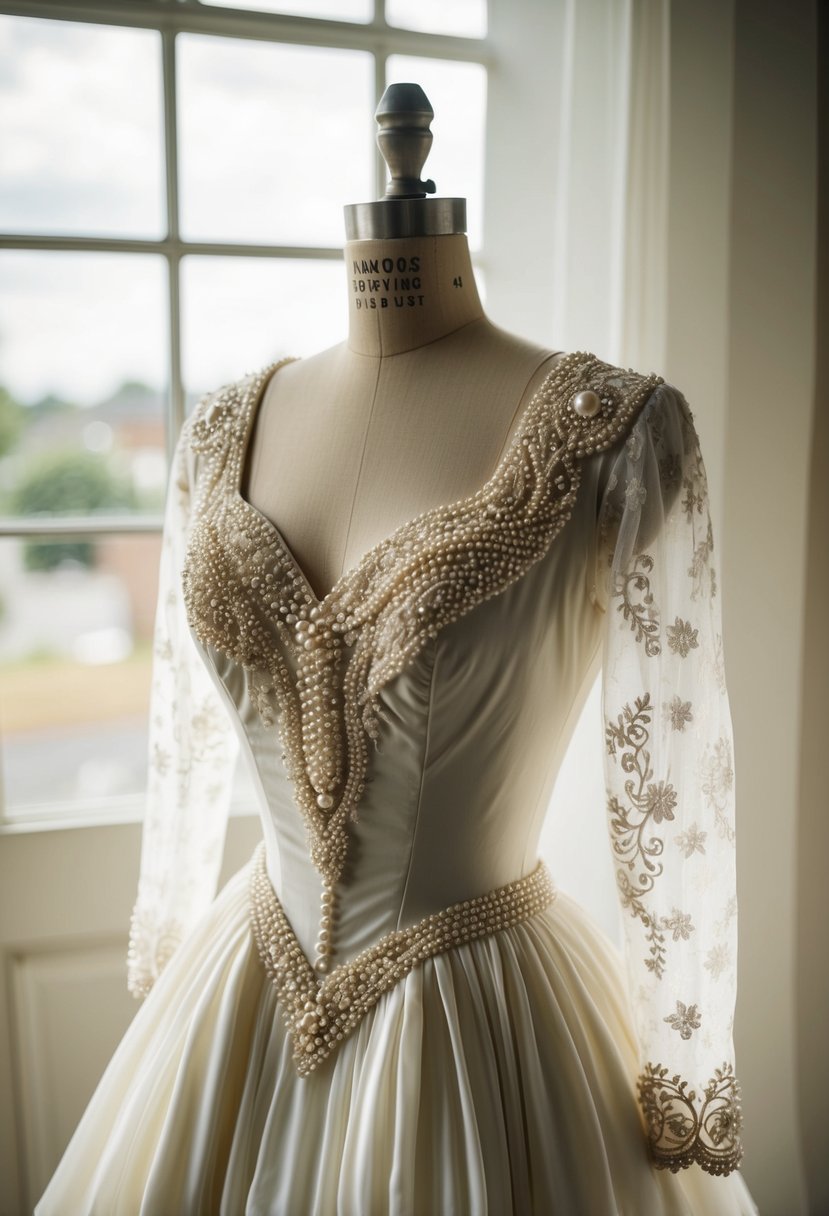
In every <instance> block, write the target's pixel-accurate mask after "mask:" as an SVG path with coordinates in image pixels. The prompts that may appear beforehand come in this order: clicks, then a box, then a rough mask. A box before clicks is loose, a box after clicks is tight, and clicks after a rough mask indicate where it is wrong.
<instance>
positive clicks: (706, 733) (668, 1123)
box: [597, 383, 742, 1174]
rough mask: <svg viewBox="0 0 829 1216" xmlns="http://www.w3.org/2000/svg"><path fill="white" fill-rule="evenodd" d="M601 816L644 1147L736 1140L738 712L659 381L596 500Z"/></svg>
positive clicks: (705, 541) (708, 568)
mask: <svg viewBox="0 0 829 1216" xmlns="http://www.w3.org/2000/svg"><path fill="white" fill-rule="evenodd" d="M599 539H600V544H599V551H600V553H602V554H603V563H606V564H605V565H604V571H603V574H602V577H601V578H600V579H599V580H597V584H598V586H599V587H600V588H602V592H601V594H600V596H599V607H600V608H602V609H604V611H605V612H606V628H605V637H604V659H603V680H602V710H603V717H604V722H605V742H606V747H605V778H606V786H607V797H608V803H607V805H608V827H609V831H610V841H611V848H612V853H613V860H614V865H615V869H616V878H617V883H618V890H619V897H620V901H621V905H622V911H623V921H624V927H625V954H626V962H627V973H628V990H629V997H630V1001H631V1005H632V1008H633V1013H634V1019H635V1025H636V1030H637V1035H638V1039H639V1044H640V1050H641V1073H640V1077H639V1096H640V1100H641V1104H642V1109H643V1114H644V1118H645V1122H646V1126H647V1132H648V1139H649V1142H650V1147H651V1152H652V1156H653V1160H654V1163H655V1164H656V1165H657V1166H658V1167H660V1168H668V1169H671V1170H674V1171H676V1170H679V1169H682V1168H684V1167H687V1166H690V1165H692V1164H693V1163H694V1162H698V1163H699V1164H700V1165H701V1166H702V1168H703V1169H704V1170H707V1171H708V1172H709V1173H712V1174H728V1173H730V1172H731V1171H732V1170H733V1169H735V1168H736V1167H737V1166H738V1164H739V1162H740V1159H741V1157H742V1149H741V1147H740V1123H741V1115H740V1102H739V1088H738V1084H737V1081H736V1078H735V1075H734V1063H733V1045H732V1024H733V1014H734V1002H735V993H736V938H737V922H736V915H737V907H736V885H735V854H734V764H733V757H732V729H731V717H730V711H729V703H728V694H727V692H726V686H725V675H724V667H723V655H722V636H721V632H720V628H721V626H720V608H719V598H718V594H717V578H716V570H715V560H714V541H713V535H712V530H711V521H710V517H709V508H708V493H707V484H706V476H705V469H704V466H703V461H702V455H701V452H700V447H699V441H698V438H697V434H696V431H695V428H694V423H693V418H692V415H691V412H690V409H689V408H688V404H687V402H686V401H685V398H684V397H683V396H682V394H681V393H680V392H679V390H678V389H676V388H675V387H674V386H673V385H671V384H668V383H662V384H660V385H659V386H658V387H657V388H656V389H655V390H654V392H653V393H652V395H651V397H650V398H649V400H648V402H647V404H646V406H645V407H644V409H643V411H642V413H641V414H640V417H639V419H638V421H637V423H636V425H635V426H634V428H633V429H632V431H631V433H630V435H629V437H628V438H627V440H626V442H625V443H624V444H623V445H621V447H620V448H619V449H618V450H617V451H616V452H615V458H614V459H613V460H612V462H611V467H610V471H609V476H608V479H607V482H606V486H605V490H604V494H603V499H602V504H601V508H600V514H599Z"/></svg>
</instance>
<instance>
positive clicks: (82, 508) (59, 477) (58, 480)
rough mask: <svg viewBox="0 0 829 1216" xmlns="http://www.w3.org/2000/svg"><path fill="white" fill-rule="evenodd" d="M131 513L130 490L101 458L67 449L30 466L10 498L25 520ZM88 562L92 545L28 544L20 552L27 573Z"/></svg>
mask: <svg viewBox="0 0 829 1216" xmlns="http://www.w3.org/2000/svg"><path fill="white" fill-rule="evenodd" d="M134 507H135V495H134V493H133V490H132V487H131V486H130V484H129V482H127V481H126V480H125V479H124V478H122V477H119V476H118V475H117V474H116V473H115V472H114V471H113V469H112V466H111V463H110V461H109V459H108V458H107V457H106V456H103V455H101V454H100V453H95V452H79V451H77V450H75V449H71V448H70V449H62V450H61V449H58V450H55V451H51V452H47V453H44V454H43V455H40V456H38V457H36V458H35V459H34V460H32V462H31V464H30V465H29V467H28V469H26V471H25V472H24V473H23V475H22V477H21V478H20V481H19V482H18V484H17V486H16V488H15V490H14V493H13V495H12V510H13V511H14V513H15V514H18V515H26V516H31V515H38V514H47V515H88V514H90V512H94V511H103V510H110V511H111V510H115V511H118V510H125V509H132V508H134ZM94 556H95V554H94V543H93V542H92V541H88V540H76V541H47V542H34V541H30V542H27V544H26V546H25V549H24V562H25V565H26V568H27V569H28V570H54V568H55V567H56V566H59V565H60V563H61V562H63V561H67V560H74V561H77V562H80V563H82V564H83V565H85V566H91V565H92V564H93V562H94Z"/></svg>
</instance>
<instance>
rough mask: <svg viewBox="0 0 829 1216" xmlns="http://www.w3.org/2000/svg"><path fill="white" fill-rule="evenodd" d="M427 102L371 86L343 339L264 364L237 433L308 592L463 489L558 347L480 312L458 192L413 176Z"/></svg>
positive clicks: (352, 220)
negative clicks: (376, 147)
mask: <svg viewBox="0 0 829 1216" xmlns="http://www.w3.org/2000/svg"><path fill="white" fill-rule="evenodd" d="M431 116H432V111H431V107H429V103H428V101H426V98H425V94H423V92H422V90H421V89H420V88H419V87H418V86H416V85H392V86H390V88H389V89H387V90H386V93H385V94H384V97H383V99H382V100H381V103H380V106H379V107H378V111H377V117H378V120H379V121H380V123H381V132H380V135H379V136H378V143H379V144H380V147H381V150H382V151H383V154H384V156H386V159H387V161H388V162H389V165H390V168H391V172H392V180H391V183H390V186H389V188H388V189H387V193H386V198H385V199H383V200H381V201H380V202H379V203H375V204H368V205H362V206H358V207H352V208H347V209H346V218H347V223H348V229H349V236H353V237H354V238H355V239H349V240H348V241H347V242H346V245H345V249H344V256H345V266H346V282H347V290H348V338H347V340H346V341H345V342H343V343H341V344H339V345H337V346H334V347H331V348H330V349H328V350H325V351H322V352H321V353H320V354H317V355H314V356H312V357H311V358H307V359H302V360H298V361H296V362H294V363H290V364H287V365H286V366H284V367H283V368H281V369H280V370H279V371H278V372H277V373H276V374H275V375H274V376H273V377H272V378H271V380H270V382H269V383H268V386H267V389H266V391H265V393H264V394H263V398H262V401H261V403H260V406H259V409H258V412H257V415H256V419H255V421H254V425H253V429H252V433H251V437H250V443H249V445H248V458H247V469H246V471H245V476H244V479H243V487H244V494H245V497H246V498H247V500H248V502H250V503H251V504H252V505H253V506H254V507H256V509H257V510H258V511H259V512H260V513H261V514H262V515H264V516H266V517H267V518H268V519H270V520H271V521H272V522H273V523H275V524H276V525H277V526H278V528H279V530H280V533H281V534H282V537H283V539H284V541H285V543H286V544H287V545H288V547H289V548H290V549H291V551H292V553H293V555H294V557H295V559H296V561H297V562H298V564H299V566H300V567H301V568H302V570H303V572H304V573H305V576H306V578H307V579H308V581H309V583H310V585H311V587H312V589H313V590H314V592H315V594H316V595H317V598H322V596H323V595H325V594H327V593H328V592H329V591H330V590H331V588H332V587H333V586H334V585H335V583H336V582H337V580H338V579H339V578H340V577H341V576H342V574H343V573H345V572H346V571H347V570H350V569H352V568H353V567H354V566H355V565H356V564H357V563H358V562H359V561H360V559H361V558H362V557H363V555H364V554H365V553H366V552H368V551H369V550H370V549H371V548H373V546H374V545H376V544H377V543H379V542H380V541H382V540H384V539H385V538H387V537H388V536H390V535H391V534H392V533H393V532H394V531H395V530H396V529H397V528H398V527H399V526H400V525H401V524H403V523H405V522H407V521H409V520H411V519H413V518H414V517H415V516H417V515H419V514H420V513H421V512H423V511H427V510H430V509H432V508H433V507H436V506H439V505H445V504H448V503H451V502H454V501H456V500H457V499H458V498H460V497H462V496H466V495H468V494H471V493H474V492H475V491H476V490H477V489H479V488H480V486H482V485H483V484H484V482H485V481H486V480H487V478H488V477H490V475H491V474H492V472H493V470H494V469H495V468H496V466H497V464H498V462H499V461H500V459H501V457H502V456H503V453H504V452H505V451H506V449H507V447H508V445H509V442H510V440H511V438H512V435H513V432H514V429H515V426H516V423H517V421H518V419H519V417H520V415H521V413H522V411H523V409H524V408H525V406H526V404H527V403H528V401H529V400H530V398H531V397H532V395H533V393H534V392H535V390H536V389H537V388H538V387H539V385H540V384H541V383H542V381H543V379H544V378H545V376H546V375H547V374H548V373H549V372H550V370H551V369H552V367H553V366H554V365H555V363H556V362H557V361H558V358H560V357H561V356H562V355H563V353H564V352H551V351H548V350H546V349H544V348H543V347H539V346H536V345H535V344H533V343H531V342H527V341H525V340H523V339H521V338H517V337H515V336H513V335H512V334H509V333H507V332H505V331H504V330H502V329H500V328H499V327H497V326H496V325H494V324H493V323H492V322H491V321H489V320H488V318H487V317H486V316H485V314H484V311H483V308H482V306H481V302H480V299H479V297H478V291H477V287H476V285H475V280H474V275H473V271H472V263H471V259H470V254H469V246H468V242H467V238H466V235H465V232H464V231H463V227H465V224H464V220H465V206H464V203H463V200H460V199H455V200H444V199H434V200H426V199H425V198H424V194H425V193H426V190H427V189H428V188H429V187H431V189H434V185H433V183H432V182H425V183H424V182H420V181H419V171H420V166H421V165H422V163H423V160H424V159H425V155H423V147H424V146H425V148H426V151H427V152H428V146H429V145H430V144H431V133H430V132H429V131H428V122H429V121H430V120H431ZM401 149H402V153H401ZM412 167H414V168H415V169H416V173H415V174H414V175H413V174H412V173H411V172H410V173H409V174H408V175H406V174H405V172H402V171H401V170H405V169H407V168H408V169H410V170H411V169H412ZM413 177H414V180H413ZM418 187H420V189H418ZM441 204H449V206H446V205H444V206H441ZM389 216H391V217H392V218H391V221H390V220H389ZM436 217H437V220H436ZM424 229H429V230H430V231H429V232H428V233H424ZM459 229H460V230H459ZM390 231H393V232H394V234H395V235H387V233H388V232H390Z"/></svg>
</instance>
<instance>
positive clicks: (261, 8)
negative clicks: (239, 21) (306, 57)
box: [203, 0, 374, 21]
mask: <svg viewBox="0 0 829 1216" xmlns="http://www.w3.org/2000/svg"><path fill="white" fill-rule="evenodd" d="M203 3H205V4H221V6H222V7H223V8H247V9H255V10H256V11H257V12H268V13H287V14H288V15H289V16H293V17H322V18H325V19H327V20H329V21H371V18H372V16H373V11H374V2H373V0H328V3H327V4H326V3H325V0H292V2H291V3H289V4H279V3H278V0H203Z"/></svg>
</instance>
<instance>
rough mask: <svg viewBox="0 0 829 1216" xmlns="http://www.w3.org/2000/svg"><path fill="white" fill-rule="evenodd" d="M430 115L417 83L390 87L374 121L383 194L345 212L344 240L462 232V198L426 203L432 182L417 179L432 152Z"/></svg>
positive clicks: (463, 203)
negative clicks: (384, 172)
mask: <svg viewBox="0 0 829 1216" xmlns="http://www.w3.org/2000/svg"><path fill="white" fill-rule="evenodd" d="M434 116H435V115H434V110H433V109H432V107H431V106H430V104H429V99H428V97H427V96H426V94H425V93H424V92H423V89H422V88H421V87H420V85H419V84H390V85H389V86H388V88H387V89H386V91H385V93H384V94H383V96H382V97H381V98H380V102H379V104H378V106H377V109H376V110H375V112H374V117H375V118H376V120H377V125H378V127H379V130H378V132H377V145H378V147H379V148H380V151H381V153H382V154H383V159H384V160H385V162H386V164H387V165H388V169H389V175H390V179H389V182H388V184H387V186H386V192H385V194H384V195H383V197H382V198H381V199H379V200H378V201H377V202H373V203H350V204H349V205H348V206H347V207H346V208H345V230H346V238H347V239H348V240H349V241H373V240H390V239H395V238H400V237H418V236H443V235H450V234H456V233H464V232H466V199H463V198H427V197H426V195H427V194H434V193H435V183H434V182H433V181H431V180H426V181H423V180H421V176H420V174H421V172H422V169H423V165H424V162H425V160H426V158H427V156H428V155H429V151H430V149H431V147H432V132H431V130H430V126H431V122H432V119H433V118H434Z"/></svg>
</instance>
